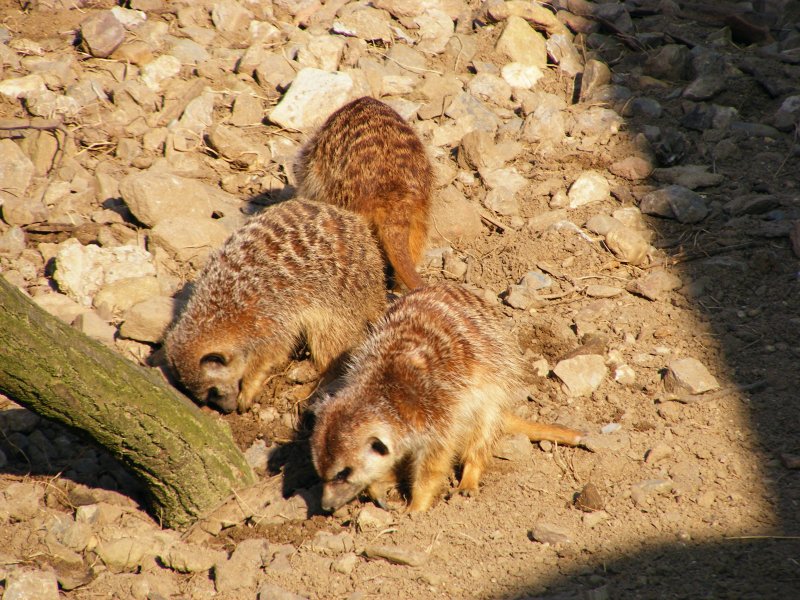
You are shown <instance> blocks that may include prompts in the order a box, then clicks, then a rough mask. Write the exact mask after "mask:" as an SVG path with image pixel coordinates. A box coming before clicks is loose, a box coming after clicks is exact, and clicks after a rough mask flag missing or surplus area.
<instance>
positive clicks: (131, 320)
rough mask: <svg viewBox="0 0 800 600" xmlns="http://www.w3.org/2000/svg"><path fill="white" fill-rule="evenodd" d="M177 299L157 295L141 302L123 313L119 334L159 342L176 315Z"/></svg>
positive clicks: (144, 340) (124, 336)
mask: <svg viewBox="0 0 800 600" xmlns="http://www.w3.org/2000/svg"><path fill="white" fill-rule="evenodd" d="M175 312H176V300H175V299H173V298H168V297H166V296H156V297H154V298H150V299H148V300H145V301H144V302H139V303H138V304H135V305H134V306H132V307H131V308H129V309H128V310H126V311H125V313H124V314H123V315H122V319H123V322H122V325H121V326H120V328H119V335H120V336H121V337H123V338H127V339H131V340H137V341H139V342H150V343H158V342H160V341H161V340H162V338H163V337H164V332H165V331H166V330H167V327H168V326H169V324H170V323H171V322H172V320H173V318H174V317H175Z"/></svg>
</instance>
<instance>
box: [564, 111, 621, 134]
mask: <svg viewBox="0 0 800 600" xmlns="http://www.w3.org/2000/svg"><path fill="white" fill-rule="evenodd" d="M622 123H623V120H622V117H620V116H619V114H617V112H616V111H614V110H612V109H610V108H602V107H599V106H592V107H591V108H589V109H588V110H585V111H582V112H580V113H578V114H577V115H576V117H575V121H574V123H573V124H572V127H571V128H570V134H571V135H572V136H573V137H576V136H580V135H584V136H588V137H599V138H601V139H606V138H608V137H610V136H611V135H614V134H616V133H618V132H619V129H620V127H621V126H622Z"/></svg>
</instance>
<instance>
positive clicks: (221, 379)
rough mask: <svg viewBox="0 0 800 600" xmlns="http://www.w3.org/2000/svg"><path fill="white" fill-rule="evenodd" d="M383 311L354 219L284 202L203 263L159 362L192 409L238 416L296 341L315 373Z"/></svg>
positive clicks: (372, 255)
mask: <svg viewBox="0 0 800 600" xmlns="http://www.w3.org/2000/svg"><path fill="white" fill-rule="evenodd" d="M385 306H386V288H385V280H384V263H383V259H382V257H381V253H380V249H379V247H378V243H377V240H376V239H375V237H374V235H373V234H372V232H371V231H370V229H369V225H368V224H367V222H366V221H365V220H364V219H363V217H361V216H359V215H356V214H353V213H351V212H348V211H346V210H342V209H340V208H337V207H335V206H331V205H328V204H322V203H319V202H313V201H309V200H289V201H287V202H284V203H282V204H278V205H274V206H271V207H268V208H266V209H264V211H263V212H261V213H260V214H258V215H256V216H254V217H253V218H252V219H250V220H249V221H248V222H247V223H246V224H245V225H244V226H243V227H241V228H240V229H239V230H237V231H236V232H234V233H233V235H231V237H230V238H229V239H228V240H227V241H226V242H225V244H224V245H223V246H222V248H221V249H220V250H219V251H218V252H217V253H216V254H214V255H212V257H211V258H210V259H209V261H208V263H207V264H206V266H205V267H204V269H203V270H202V272H201V273H200V275H199V276H198V278H197V280H196V281H195V284H194V290H193V293H192V296H191V298H190V299H189V302H188V303H187V306H186V308H185V310H184V311H183V312H182V313H181V315H180V316H179V317H178V319H177V321H176V322H175V323H174V325H173V326H172V328H171V329H170V331H169V332H168V334H167V336H166V341H165V347H166V353H167V359H168V362H169V364H170V365H171V366H172V368H173V369H174V370H175V372H176V373H177V375H178V377H179V379H180V380H181V382H182V383H183V385H184V386H185V387H186V388H187V389H188V391H189V392H190V393H191V394H192V395H193V396H194V397H195V398H196V399H197V400H198V401H200V402H202V403H209V404H213V405H215V406H217V407H218V408H219V409H220V410H222V411H223V412H231V411H233V410H234V409H238V410H239V412H245V411H246V410H248V409H249V408H250V406H251V405H252V402H253V400H254V399H255V397H256V396H257V395H258V393H259V392H260V391H261V387H262V385H263V383H264V381H265V380H266V378H267V376H268V375H270V374H271V373H273V372H274V371H276V370H277V368H279V367H280V366H282V365H284V364H286V363H287V362H288V360H289V357H290V355H291V353H292V351H293V349H294V348H295V346H296V345H297V344H298V342H299V340H300V339H301V338H304V339H305V342H306V344H307V345H308V348H309V350H310V352H311V358H312V360H313V361H314V364H315V366H316V367H317V369H318V370H319V371H320V372H323V373H324V372H325V371H326V370H327V369H328V368H329V367H330V366H331V364H332V363H333V362H334V361H336V360H337V359H338V358H339V357H340V356H341V355H342V353H344V352H346V351H348V350H350V349H351V348H352V347H354V346H355V345H356V344H358V343H359V342H360V341H361V340H362V339H363V338H364V337H365V335H366V331H367V325H368V323H370V322H373V321H375V320H377V319H378V318H379V317H380V316H381V315H382V314H383V311H384V309H385Z"/></svg>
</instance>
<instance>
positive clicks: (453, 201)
mask: <svg viewBox="0 0 800 600" xmlns="http://www.w3.org/2000/svg"><path fill="white" fill-rule="evenodd" d="M482 234H483V225H482V224H481V217H480V212H479V211H478V208H477V206H475V205H474V204H473V203H472V202H470V201H469V200H467V199H466V198H465V197H464V194H462V193H461V192H460V191H459V190H458V188H456V187H455V186H453V185H450V186H448V187H446V188H445V189H443V190H441V191H440V192H439V193H438V194H435V196H434V198H433V202H432V206H431V227H430V231H429V233H428V238H429V241H428V245H429V246H440V245H442V244H449V243H451V242H456V241H458V240H462V241H469V240H473V239H475V238H477V237H478V236H480V235H482Z"/></svg>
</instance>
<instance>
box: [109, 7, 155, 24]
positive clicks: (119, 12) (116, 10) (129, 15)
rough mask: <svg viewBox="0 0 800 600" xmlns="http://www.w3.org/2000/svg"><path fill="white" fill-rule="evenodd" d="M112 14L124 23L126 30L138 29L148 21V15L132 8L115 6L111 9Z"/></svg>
mask: <svg viewBox="0 0 800 600" xmlns="http://www.w3.org/2000/svg"><path fill="white" fill-rule="evenodd" d="M111 14H112V15H114V17H115V18H116V19H117V21H119V22H120V23H122V25H123V26H124V27H125V28H126V29H136V28H137V27H139V26H140V25H143V24H144V22H145V21H147V13H145V12H144V11H141V10H133V9H130V8H122V7H121V6H115V7H113V8H112V9H111Z"/></svg>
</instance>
